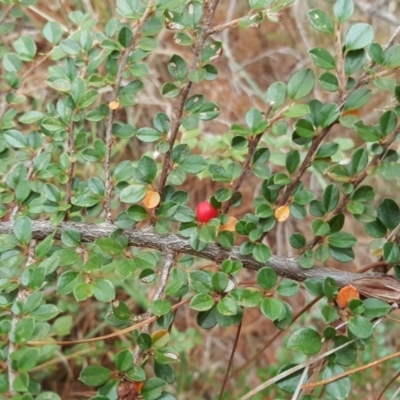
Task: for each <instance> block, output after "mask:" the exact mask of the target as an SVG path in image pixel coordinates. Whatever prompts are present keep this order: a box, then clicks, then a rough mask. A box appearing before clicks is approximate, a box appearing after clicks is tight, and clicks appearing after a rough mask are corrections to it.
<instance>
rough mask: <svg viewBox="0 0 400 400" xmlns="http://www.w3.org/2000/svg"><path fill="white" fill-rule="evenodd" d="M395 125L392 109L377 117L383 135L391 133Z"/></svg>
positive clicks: (395, 120)
mask: <svg viewBox="0 0 400 400" xmlns="http://www.w3.org/2000/svg"><path fill="white" fill-rule="evenodd" d="M399 51H400V49H399ZM396 126H397V115H396V113H395V112H394V111H392V110H388V111H386V112H384V113H383V114H382V115H381V117H380V118H379V129H380V130H381V133H382V135H384V136H386V135H389V134H390V133H392V132H393V131H394V130H395V129H396Z"/></svg>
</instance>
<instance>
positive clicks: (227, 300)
mask: <svg viewBox="0 0 400 400" xmlns="http://www.w3.org/2000/svg"><path fill="white" fill-rule="evenodd" d="M217 310H218V311H219V312H220V313H221V314H222V315H227V316H233V315H236V314H237V312H238V305H237V301H236V300H235V299H233V298H232V297H229V296H226V297H223V298H222V299H221V300H220V301H219V302H218V304H217Z"/></svg>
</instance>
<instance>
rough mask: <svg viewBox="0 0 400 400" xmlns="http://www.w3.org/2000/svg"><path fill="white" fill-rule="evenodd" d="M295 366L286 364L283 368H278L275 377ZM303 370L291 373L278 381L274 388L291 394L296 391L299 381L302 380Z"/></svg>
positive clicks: (304, 399)
mask: <svg viewBox="0 0 400 400" xmlns="http://www.w3.org/2000/svg"><path fill="white" fill-rule="evenodd" d="M296 366H297V364H286V365H284V366H283V367H281V368H279V370H278V372H277V375H279V374H281V373H283V372H285V371H287V370H289V369H291V368H293V367H296ZM303 372H304V369H300V370H299V371H296V372H293V373H291V374H290V375H288V376H286V377H284V378H282V379H280V380H279V381H277V382H276V386H278V387H279V389H281V390H282V391H283V392H285V393H289V394H293V393H294V392H295V391H296V388H297V387H298V386H299V383H300V380H301V379H302V376H303ZM306 398H307V396H303V397H302V399H303V400H306Z"/></svg>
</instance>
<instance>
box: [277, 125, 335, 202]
mask: <svg viewBox="0 0 400 400" xmlns="http://www.w3.org/2000/svg"><path fill="white" fill-rule="evenodd" d="M332 126H333V124H332V125H330V126H328V127H326V128H325V129H323V130H322V131H321V132H320V133H319V135H317V136H315V137H314V139H313V141H312V143H311V146H310V148H309V150H308V152H307V154H306V156H305V158H304V160H303V162H302V164H301V165H300V168H299V169H298V170H297V171H296V173H295V174H294V175H293V177H292V180H291V182H290V184H289V185H288V186H287V187H286V190H285V193H284V194H283V196H282V197H281V198H280V200H279V201H278V202H277V205H276V207H277V208H278V207H280V206H283V205H285V204H287V203H288V201H289V197H290V195H291V194H292V192H293V190H294V189H295V188H296V186H297V185H298V183H299V182H300V179H301V178H302V176H303V175H304V173H305V172H306V170H307V168H309V167H310V166H311V164H312V162H313V158H314V155H315V153H316V152H317V150H318V147H319V145H320V144H321V142H322V141H323V140H324V139H325V137H326V136H327V135H328V133H329V132H330V130H331V129H332Z"/></svg>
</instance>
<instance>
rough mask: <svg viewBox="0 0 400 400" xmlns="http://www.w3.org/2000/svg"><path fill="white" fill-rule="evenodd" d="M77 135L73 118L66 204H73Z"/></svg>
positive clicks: (69, 133) (69, 139)
mask: <svg viewBox="0 0 400 400" xmlns="http://www.w3.org/2000/svg"><path fill="white" fill-rule="evenodd" d="M74 142H75V134H74V120H73V118H72V116H71V121H70V123H69V132H68V150H69V156H70V157H69V162H70V165H69V169H68V181H67V188H66V194H65V202H66V204H71V198H72V181H73V179H74V169H75V159H74V156H75V144H74ZM68 215H69V211H68V212H67V216H68Z"/></svg>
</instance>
